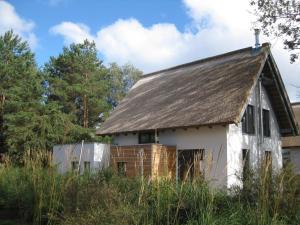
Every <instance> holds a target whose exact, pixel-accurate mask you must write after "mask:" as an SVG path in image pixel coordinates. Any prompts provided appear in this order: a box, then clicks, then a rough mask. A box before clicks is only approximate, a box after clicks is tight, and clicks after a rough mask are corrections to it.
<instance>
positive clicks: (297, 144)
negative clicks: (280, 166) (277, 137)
mask: <svg viewBox="0 0 300 225" xmlns="http://www.w3.org/2000/svg"><path fill="white" fill-rule="evenodd" d="M292 108H293V110H294V113H295V116H296V119H297V121H298V123H300V102H296V103H292ZM282 148H283V149H282V151H283V152H282V153H283V159H284V161H288V162H290V163H292V165H293V167H294V170H295V173H297V174H300V136H296V137H284V138H282Z"/></svg>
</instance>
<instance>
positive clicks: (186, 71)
mask: <svg viewBox="0 0 300 225" xmlns="http://www.w3.org/2000/svg"><path fill="white" fill-rule="evenodd" d="M269 52H270V51H269V45H268V44H263V46H262V47H261V48H260V49H253V48H245V49H240V50H237V51H234V52H229V53H226V54H223V55H219V56H214V57H210V58H207V59H203V60H199V61H195V62H192V63H188V64H184V65H180V66H177V67H174V68H170V69H166V70H161V71H158V72H155V73H152V74H148V75H145V76H144V77H143V78H142V79H141V80H139V81H138V82H137V83H136V84H135V85H134V87H133V88H132V89H131V90H130V91H129V93H128V95H127V96H126V97H125V99H124V100H123V101H122V102H121V103H120V104H119V105H118V106H117V107H116V109H115V110H114V111H113V112H112V113H111V115H110V117H109V118H108V119H107V120H106V121H105V122H104V124H102V126H101V127H100V129H99V130H98V131H97V134H98V135H105V134H115V133H123V132H135V131H145V130H155V129H157V130H160V129H168V128H179V127H191V126H203V125H216V124H224V125H225V124H229V123H238V122H239V121H240V119H241V118H240V117H241V115H240V114H241V111H242V109H243V106H244V105H245V103H246V101H247V99H248V96H249V95H250V93H251V90H252V87H254V85H255V83H256V82H257V79H258V76H259V74H260V73H261V71H262V69H263V67H264V65H265V62H266V59H267V58H268V56H269Z"/></svg>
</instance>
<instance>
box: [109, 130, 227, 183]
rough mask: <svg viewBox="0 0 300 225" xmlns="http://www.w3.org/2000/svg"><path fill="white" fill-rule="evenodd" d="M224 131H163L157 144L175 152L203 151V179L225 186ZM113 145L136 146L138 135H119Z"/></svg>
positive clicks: (225, 145)
mask: <svg viewBox="0 0 300 225" xmlns="http://www.w3.org/2000/svg"><path fill="white" fill-rule="evenodd" d="M226 130H227V128H226V127H224V126H213V127H212V128H208V127H199V129H196V128H188V129H186V130H185V129H176V130H174V131H173V130H165V131H161V132H159V143H160V144H164V145H173V146H177V150H188V149H205V177H206V179H207V180H208V181H209V182H211V183H212V184H213V185H214V186H218V187H221V186H226V185H227V184H226V174H227V172H226V164H227V160H226V147H227V143H226ZM113 143H114V144H118V145H136V144H138V134H127V135H124V134H120V135H118V136H115V137H114V142H113Z"/></svg>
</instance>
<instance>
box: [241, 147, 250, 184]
mask: <svg viewBox="0 0 300 225" xmlns="http://www.w3.org/2000/svg"><path fill="white" fill-rule="evenodd" d="M242 166H243V169H242V180H243V182H245V181H247V180H248V179H249V176H250V150H249V149H242Z"/></svg>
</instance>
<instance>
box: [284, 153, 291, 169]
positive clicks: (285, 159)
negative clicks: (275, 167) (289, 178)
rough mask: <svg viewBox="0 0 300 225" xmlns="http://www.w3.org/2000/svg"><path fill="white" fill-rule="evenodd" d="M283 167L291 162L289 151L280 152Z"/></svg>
mask: <svg viewBox="0 0 300 225" xmlns="http://www.w3.org/2000/svg"><path fill="white" fill-rule="evenodd" d="M282 161H283V166H284V167H286V166H287V165H288V164H289V163H290V162H291V152H290V151H289V150H285V149H284V150H283V151H282Z"/></svg>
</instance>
